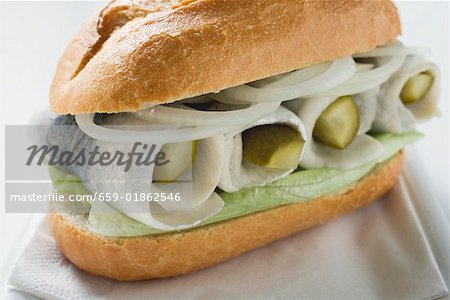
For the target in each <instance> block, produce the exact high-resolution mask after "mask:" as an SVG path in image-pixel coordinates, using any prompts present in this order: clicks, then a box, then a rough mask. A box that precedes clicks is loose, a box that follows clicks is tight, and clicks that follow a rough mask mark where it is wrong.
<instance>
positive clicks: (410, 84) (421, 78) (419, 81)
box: [400, 72, 434, 104]
mask: <svg viewBox="0 0 450 300" xmlns="http://www.w3.org/2000/svg"><path fill="white" fill-rule="evenodd" d="M433 81H434V76H433V75H431V74H430V73H428V72H422V73H419V74H417V75H415V76H413V77H411V78H410V79H409V80H408V81H407V82H406V84H405V85H404V86H403V89H402V92H401V93H400V99H401V100H402V102H403V103H404V104H410V103H414V102H416V101H420V100H422V99H423V98H424V97H425V95H426V94H427V93H428V91H429V90H430V88H431V86H432V85H433Z"/></svg>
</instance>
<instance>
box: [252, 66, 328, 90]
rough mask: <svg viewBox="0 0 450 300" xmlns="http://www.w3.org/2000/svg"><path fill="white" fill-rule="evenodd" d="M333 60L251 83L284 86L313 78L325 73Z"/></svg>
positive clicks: (253, 84) (260, 86)
mask: <svg viewBox="0 0 450 300" xmlns="http://www.w3.org/2000/svg"><path fill="white" fill-rule="evenodd" d="M331 64H332V62H326V63H321V64H318V65H313V66H310V67H307V68H303V69H300V70H296V71H293V72H289V73H286V74H282V75H276V76H272V77H269V78H265V79H261V80H258V81H255V82H252V83H250V84H249V85H250V86H252V87H257V88H263V87H264V88H267V87H282V86H286V85H292V84H295V83H298V82H301V81H305V80H309V79H312V78H314V77H316V76H319V75H320V74H322V73H324V72H325V71H326V70H328V69H329V68H330V66H331Z"/></svg>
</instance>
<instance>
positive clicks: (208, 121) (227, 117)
mask: <svg viewBox="0 0 450 300" xmlns="http://www.w3.org/2000/svg"><path fill="white" fill-rule="evenodd" d="M279 105H280V103H275V102H269V103H256V104H252V105H250V106H248V107H246V108H242V109H236V110H231V111H198V110H192V109H183V108H178V107H169V106H156V107H155V108H153V109H151V110H150V111H147V112H139V116H141V117H144V118H148V119H150V120H152V121H156V122H161V123H163V124H173V125H186V126H234V125H236V124H242V125H248V124H251V123H253V122H255V121H257V120H259V119H261V118H263V117H265V116H267V115H268V114H270V113H272V112H274V111H275V110H276V109H277V107H278V106H279Z"/></svg>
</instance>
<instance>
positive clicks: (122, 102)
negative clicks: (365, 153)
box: [50, 0, 400, 114]
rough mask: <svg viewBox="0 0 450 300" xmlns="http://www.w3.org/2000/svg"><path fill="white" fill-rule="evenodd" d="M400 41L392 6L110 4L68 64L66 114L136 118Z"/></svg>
mask: <svg viewBox="0 0 450 300" xmlns="http://www.w3.org/2000/svg"><path fill="white" fill-rule="evenodd" d="M399 33H400V23H399V19H398V15H397V11H396V9H395V6H394V5H393V4H392V3H391V2H390V1H384V0H377V1H371V0H366V1H361V0H341V1H317V0H282V1H273V0H246V1H242V0H226V1H225V0H197V1H192V0H190V1H187V0H184V1H180V2H178V1H161V0H153V1H152V0H150V1H131V2H127V1H120V2H112V3H111V4H109V5H108V6H107V7H105V8H104V9H103V10H102V11H101V12H100V13H99V14H98V15H96V16H95V17H93V18H92V19H91V20H90V21H89V22H87V24H86V25H85V26H84V27H83V28H82V29H81V31H80V32H79V33H78V35H76V36H75V38H74V39H73V40H72V42H71V43H70V44H69V46H68V47H67V49H66V51H65V53H64V55H63V56H62V58H61V60H60V62H59V64H58V67H57V70H56V74H55V78H54V80H53V83H52V87H51V91H50V103H51V107H52V109H53V110H54V111H55V112H57V113H60V114H80V113H93V112H124V111H137V110H139V109H142V108H144V107H145V106H146V105H147V106H148V105H149V104H151V105H152V104H158V103H168V102H172V101H175V100H180V99H183V98H187V97H192V96H197V95H201V94H206V93H210V92H217V91H220V90H222V89H225V88H228V87H232V86H236V85H240V84H243V83H246V82H250V81H254V80H257V79H261V78H265V77H268V76H271V75H276V74H280V73H284V72H288V71H291V70H294V69H299V68H302V67H307V66H310V65H313V64H316V63H320V62H324V61H328V60H333V59H336V58H338V57H342V56H348V55H351V54H353V53H356V52H364V51H368V50H371V49H373V48H375V47H376V46H379V45H382V44H386V43H388V42H393V41H394V40H395V38H396V36H397V35H398V34H399Z"/></svg>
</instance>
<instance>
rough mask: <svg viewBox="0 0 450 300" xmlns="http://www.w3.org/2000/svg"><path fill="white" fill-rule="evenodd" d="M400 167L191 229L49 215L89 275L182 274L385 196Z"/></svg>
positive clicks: (397, 161)
mask: <svg viewBox="0 0 450 300" xmlns="http://www.w3.org/2000/svg"><path fill="white" fill-rule="evenodd" d="M402 167H403V153H402V152H399V153H397V154H396V155H395V156H394V157H393V158H391V159H389V160H388V161H386V162H384V163H382V164H380V165H378V166H377V167H376V168H375V169H374V170H372V171H371V173H369V174H368V175H366V176H365V177H364V178H362V179H361V180H360V181H359V182H356V183H355V184H353V185H352V186H350V187H348V188H346V189H345V190H342V191H339V192H337V193H334V194H332V195H329V196H325V197H321V198H317V199H314V200H311V201H308V202H301V203H297V204H290V205H285V206H281V207H278V208H275V209H271V210H268V211H264V212H259V213H255V214H251V215H248V216H243V217H239V218H235V219H231V220H228V221H225V222H221V223H217V224H211V225H207V226H203V227H199V228H195V229H191V230H186V231H181V232H175V233H166V234H161V235H148V236H140V237H129V238H111V237H105V236H100V235H96V234H94V233H92V232H89V231H88V230H86V228H85V223H86V221H87V219H86V217H83V216H82V215H69V214H59V213H58V214H56V213H53V214H50V219H51V223H52V231H53V235H54V237H55V239H56V242H57V244H58V247H59V249H60V250H61V252H62V253H63V255H64V256H65V257H67V258H68V259H69V260H70V261H71V262H73V263H74V264H75V265H76V266H78V267H79V268H81V269H83V270H86V271H88V272H89V273H92V274H96V275H100V276H104V277H109V278H112V279H117V280H123V281H130V280H141V279H150V278H162V277H171V276H177V275H182V274H186V273H190V272H193V271H196V270H198V269H201V268H205V267H208V266H211V265H214V264H217V263H220V262H222V261H224V260H227V259H230V258H232V257H235V256H238V255H240V254H242V253H244V252H247V251H250V250H252V249H255V248H257V247H261V246H263V245H266V244H268V243H271V242H273V241H276V240H278V239H281V238H283V237H286V236H288V235H291V234H293V233H296V232H299V231H301V230H304V229H307V228H310V227H312V226H316V225H319V224H322V223H325V222H327V221H329V220H332V219H334V218H337V217H339V216H341V215H343V214H346V213H349V212H351V211H353V210H355V209H357V208H359V207H361V206H364V205H367V204H368V203H371V202H372V201H374V200H376V199H377V198H379V197H380V196H382V195H383V194H384V193H386V192H387V191H388V190H389V189H390V188H391V187H392V186H393V185H394V184H395V182H396V181H397V177H398V176H399V174H400V173H401V170H402Z"/></svg>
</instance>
